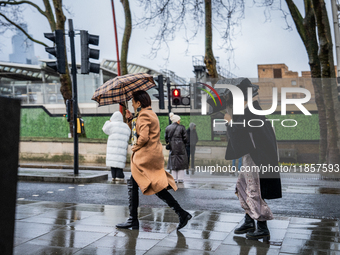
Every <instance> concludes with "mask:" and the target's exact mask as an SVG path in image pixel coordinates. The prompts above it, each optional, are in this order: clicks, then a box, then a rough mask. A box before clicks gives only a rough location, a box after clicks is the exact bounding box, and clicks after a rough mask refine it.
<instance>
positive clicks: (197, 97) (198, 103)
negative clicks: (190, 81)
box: [194, 86, 202, 109]
mask: <svg viewBox="0 0 340 255" xmlns="http://www.w3.org/2000/svg"><path fill="white" fill-rule="evenodd" d="M201 107H202V90H201V89H200V88H199V87H197V86H195V89H194V109H200V108H201Z"/></svg>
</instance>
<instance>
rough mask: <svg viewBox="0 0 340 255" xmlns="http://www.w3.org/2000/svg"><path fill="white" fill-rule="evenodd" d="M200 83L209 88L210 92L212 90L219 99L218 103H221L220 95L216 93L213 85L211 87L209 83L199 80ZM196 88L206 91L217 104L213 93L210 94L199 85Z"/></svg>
mask: <svg viewBox="0 0 340 255" xmlns="http://www.w3.org/2000/svg"><path fill="white" fill-rule="evenodd" d="M200 84H202V85H203V86H205V87H207V88H209V89H210V90H211V91H212V92H214V93H215V95H216V96H217V98H218V100H219V101H220V104H221V105H222V100H221V98H220V96H219V95H218V93H217V91H216V90H215V89H214V88H213V87H211V86H210V85H208V84H205V83H203V82H200ZM197 88H198V89H200V90H203V91H204V92H206V93H207V94H208V95H209V96H210V97H211V98H212V100H213V101H214V103H215V106H217V103H216V100H215V97H214V96H213V94H211V93H210V92H209V91H208V90H206V89H204V88H200V87H197Z"/></svg>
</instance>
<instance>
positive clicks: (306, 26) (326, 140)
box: [254, 0, 340, 164]
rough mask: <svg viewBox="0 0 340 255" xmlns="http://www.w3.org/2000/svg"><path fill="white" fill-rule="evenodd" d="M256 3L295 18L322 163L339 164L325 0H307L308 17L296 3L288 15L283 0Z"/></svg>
mask: <svg viewBox="0 0 340 255" xmlns="http://www.w3.org/2000/svg"><path fill="white" fill-rule="evenodd" d="M254 2H255V3H258V4H259V3H260V4H261V5H262V6H266V7H271V8H273V9H278V10H280V11H281V12H282V13H283V14H284V17H285V18H287V16H288V15H289V14H290V15H291V16H292V18H293V21H294V24H295V27H296V29H297V31H298V33H299V35H300V37H301V40H302V42H303V44H304V46H305V48H306V51H307V55H308V59H309V66H310V70H311V76H312V80H313V87H314V92H315V102H316V105H317V108H318V113H319V127H320V147H319V162H320V163H324V162H326V161H327V163H329V164H335V163H339V134H340V115H339V113H340V111H339V110H340V108H338V107H339V102H338V100H337V91H336V89H337V87H336V86H337V84H336V83H335V69H334V59H333V45H332V37H331V30H330V25H329V20H328V16H327V10H326V6H325V2H324V0H305V1H304V12H305V17H303V16H302V15H301V12H300V11H299V9H298V7H297V6H296V4H295V2H294V1H293V0H285V3H286V4H287V6H288V9H289V13H287V12H286V11H285V10H284V8H283V7H282V5H283V4H282V1H281V0H276V1H274V0H271V1H268V0H260V1H257V2H256V1H254ZM287 24H288V23H287Z"/></svg>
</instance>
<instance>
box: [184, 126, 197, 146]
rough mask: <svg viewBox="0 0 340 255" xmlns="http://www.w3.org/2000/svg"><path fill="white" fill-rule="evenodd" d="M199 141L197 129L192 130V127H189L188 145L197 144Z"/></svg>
mask: <svg viewBox="0 0 340 255" xmlns="http://www.w3.org/2000/svg"><path fill="white" fill-rule="evenodd" d="M197 142H198V135H197V132H196V129H193V130H191V131H190V127H189V128H188V129H187V144H186V146H194V147H195V146H196V144H197Z"/></svg>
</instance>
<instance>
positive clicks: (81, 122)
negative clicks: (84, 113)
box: [77, 118, 85, 134]
mask: <svg viewBox="0 0 340 255" xmlns="http://www.w3.org/2000/svg"><path fill="white" fill-rule="evenodd" d="M77 133H78V134H84V133H85V127H84V120H83V119H82V118H77Z"/></svg>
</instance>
